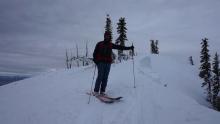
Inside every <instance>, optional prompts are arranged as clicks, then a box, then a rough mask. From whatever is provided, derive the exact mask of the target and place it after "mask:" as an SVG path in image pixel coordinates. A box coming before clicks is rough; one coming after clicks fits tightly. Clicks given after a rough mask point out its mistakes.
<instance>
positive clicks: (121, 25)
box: [116, 17, 128, 56]
mask: <svg viewBox="0 0 220 124" xmlns="http://www.w3.org/2000/svg"><path fill="white" fill-rule="evenodd" d="M117 25H118V27H117V32H118V34H119V37H118V38H117V39H116V44H119V45H121V46H125V41H126V40H128V39H127V35H126V33H127V28H126V22H125V18H122V17H121V18H120V19H119V22H118V23H117ZM122 54H123V51H122V50H118V55H119V56H120V55H122Z"/></svg>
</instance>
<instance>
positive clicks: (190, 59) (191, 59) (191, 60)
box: [189, 56, 194, 65]
mask: <svg viewBox="0 0 220 124" xmlns="http://www.w3.org/2000/svg"><path fill="white" fill-rule="evenodd" d="M189 62H190V64H191V65H194V62H193V58H192V56H190V57H189Z"/></svg>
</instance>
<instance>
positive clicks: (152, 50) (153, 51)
mask: <svg viewBox="0 0 220 124" xmlns="http://www.w3.org/2000/svg"><path fill="white" fill-rule="evenodd" d="M150 41H151V45H150V46H151V53H152V54H155V51H156V50H155V49H156V48H155V43H154V40H150Z"/></svg>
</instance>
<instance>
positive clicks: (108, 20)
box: [105, 14, 112, 41]
mask: <svg viewBox="0 0 220 124" xmlns="http://www.w3.org/2000/svg"><path fill="white" fill-rule="evenodd" d="M105 31H108V32H110V33H111V41H112V21H111V18H110V16H109V14H107V17H106V25H105Z"/></svg>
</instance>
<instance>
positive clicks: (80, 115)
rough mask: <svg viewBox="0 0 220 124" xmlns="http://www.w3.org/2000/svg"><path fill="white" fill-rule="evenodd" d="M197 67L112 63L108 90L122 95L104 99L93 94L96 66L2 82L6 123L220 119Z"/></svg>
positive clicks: (144, 123)
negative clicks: (207, 98)
mask: <svg viewBox="0 0 220 124" xmlns="http://www.w3.org/2000/svg"><path fill="white" fill-rule="evenodd" d="M196 70H197V69H196V68H195V67H192V66H189V65H188V64H187V63H186V62H183V61H180V60H179V59H176V58H173V57H170V56H166V55H160V56H137V57H135V75H136V86H137V88H135V89H134V88H133V77H132V76H133V75H132V61H131V60H130V61H128V62H123V63H120V64H117V65H115V64H113V65H112V68H111V72H110V75H109V83H108V87H107V94H109V95H112V96H123V97H124V98H123V101H121V102H118V103H114V104H111V105H109V104H104V103H101V102H100V101H99V100H97V99H95V98H94V97H92V99H91V102H90V104H88V103H87V102H88V95H86V94H85V92H87V91H89V89H90V86H91V82H92V76H93V71H94V67H92V66H90V67H84V68H78V69H73V70H60V71H55V72H50V73H44V74H41V75H40V76H37V77H34V78H30V79H26V80H23V81H19V82H16V83H12V84H8V85H5V86H2V87H0V123H1V124H208V123H210V124H218V123H219V122H220V113H219V112H216V111H214V110H212V109H209V108H208V107H207V103H206V102H205V101H204V100H203V99H204V95H203V90H202V89H201V88H200V81H199V79H198V78H197V71H196Z"/></svg>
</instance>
